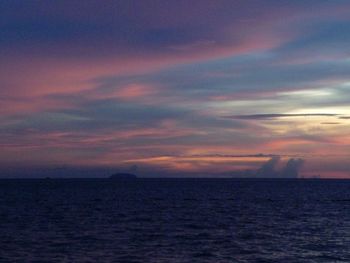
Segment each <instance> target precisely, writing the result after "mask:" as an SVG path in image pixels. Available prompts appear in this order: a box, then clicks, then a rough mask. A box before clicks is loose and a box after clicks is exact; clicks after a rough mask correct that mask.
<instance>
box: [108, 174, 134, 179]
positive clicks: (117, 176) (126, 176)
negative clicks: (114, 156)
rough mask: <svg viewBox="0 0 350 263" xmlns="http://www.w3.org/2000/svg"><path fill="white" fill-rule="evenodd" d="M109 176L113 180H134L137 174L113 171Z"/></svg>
mask: <svg viewBox="0 0 350 263" xmlns="http://www.w3.org/2000/svg"><path fill="white" fill-rule="evenodd" d="M109 178H110V179H113V180H134V179H137V176H136V175H135V174H130V173H115V174H112V175H111V176H110V177H109Z"/></svg>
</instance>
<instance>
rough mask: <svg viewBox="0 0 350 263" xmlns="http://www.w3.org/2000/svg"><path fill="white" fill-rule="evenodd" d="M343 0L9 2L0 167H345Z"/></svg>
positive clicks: (349, 109) (348, 121)
mask: <svg viewBox="0 0 350 263" xmlns="http://www.w3.org/2000/svg"><path fill="white" fill-rule="evenodd" d="M349 43H350V2H349V1H347V0H344V1H342V0H334V1H323V0H307V1H305V0H304V1H298V0H294V1H286V0H273V1H272V0H264V1H261V0H259V1H255V0H227V1H226V0H216V1H212V0H191V1H188V0H176V1H175V0H143V1H129V0H125V1H124V0H120V1H110V0H104V1H97V0H96V1H92V0H86V1H77V0H69V1H66V0H60V1H39V0H37V1H33V0H28V1H19V0H3V1H0V147H1V151H0V177H20V176H22V177H35V176H62V177H65V176H68V177H69V176H71V177H76V176H101V177H102V176H106V175H108V174H109V173H111V172H114V171H120V172H133V173H136V174H138V175H139V176H144V177H159V176H162V177H186V176H187V177H258V178H260V177H288V178H289V177H322V178H350V162H349V157H350V45H349Z"/></svg>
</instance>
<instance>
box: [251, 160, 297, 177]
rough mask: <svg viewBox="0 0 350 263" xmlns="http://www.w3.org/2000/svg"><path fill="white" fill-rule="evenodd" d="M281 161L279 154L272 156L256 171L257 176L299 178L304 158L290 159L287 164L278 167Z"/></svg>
mask: <svg viewBox="0 0 350 263" xmlns="http://www.w3.org/2000/svg"><path fill="white" fill-rule="evenodd" d="M280 161H281V158H280V157H279V156H275V157H272V158H271V159H270V160H268V161H267V162H266V163H264V164H263V165H262V166H261V167H260V168H259V169H258V170H257V171H256V173H255V177H257V178H276V177H278V178H298V176H299V171H300V168H301V166H302V165H303V163H304V160H303V159H301V158H291V159H289V160H288V161H287V162H286V164H285V166H284V167H283V168H281V169H278V167H277V166H278V165H279V163H280Z"/></svg>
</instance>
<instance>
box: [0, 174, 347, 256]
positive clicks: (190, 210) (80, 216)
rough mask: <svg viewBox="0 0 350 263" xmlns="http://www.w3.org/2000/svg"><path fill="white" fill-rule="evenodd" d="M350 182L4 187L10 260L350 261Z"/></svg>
mask: <svg viewBox="0 0 350 263" xmlns="http://www.w3.org/2000/svg"><path fill="white" fill-rule="evenodd" d="M349 211H350V181H346V180H342V181H341V180H339V181H337V180H260V181H259V180H237V179H236V180H233V179H232V180H225V179H221V180H215V179H197V180H194V179H157V180H156V179H148V180H141V179H140V180H136V181H119V182H118V181H111V180H108V179H99V180H0V251H1V253H0V261H1V262H31V261H35V262H152V263H153V262H350V249H349V248H350V212H349Z"/></svg>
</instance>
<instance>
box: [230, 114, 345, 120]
mask: <svg viewBox="0 0 350 263" xmlns="http://www.w3.org/2000/svg"><path fill="white" fill-rule="evenodd" d="M322 116H324V117H336V116H339V114H333V113H301V114H281V113H271V114H251V115H231V116H224V118H229V119H240V120H266V119H278V118H294V117H322Z"/></svg>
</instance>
